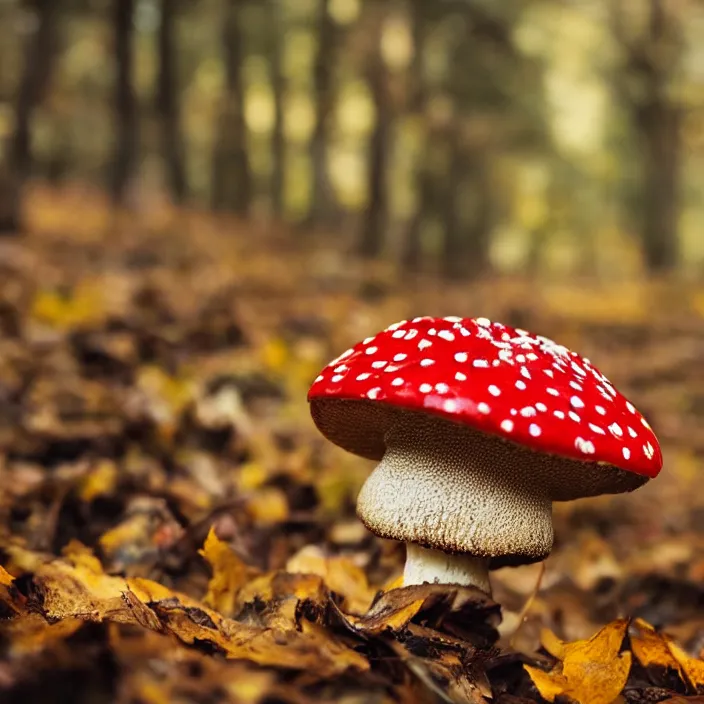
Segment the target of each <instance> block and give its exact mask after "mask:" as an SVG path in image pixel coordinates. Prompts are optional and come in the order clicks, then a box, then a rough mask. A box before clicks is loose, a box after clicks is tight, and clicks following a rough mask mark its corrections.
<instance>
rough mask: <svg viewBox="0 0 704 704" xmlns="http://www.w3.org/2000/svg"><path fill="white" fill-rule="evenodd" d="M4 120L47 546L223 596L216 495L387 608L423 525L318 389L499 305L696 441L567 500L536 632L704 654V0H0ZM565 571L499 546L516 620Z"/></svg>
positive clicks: (9, 431)
mask: <svg viewBox="0 0 704 704" xmlns="http://www.w3.org/2000/svg"><path fill="white" fill-rule="evenodd" d="M0 144H1V146H0V149H1V151H0V155H1V157H2V160H1V161H0V230H1V233H0V483H1V485H2V487H3V491H2V492H0V524H1V529H0V538H1V539H2V546H3V551H8V550H9V552H8V553H7V554H11V555H15V557H14V559H15V560H19V558H18V557H17V555H18V554H19V553H16V552H15V553H13V552H12V550H10V548H8V546H11V545H15V546H16V545H17V544H21V545H22V546H23V549H27V550H36V551H44V553H48V554H54V555H56V554H59V553H61V551H62V550H64V549H66V546H67V545H74V547H75V543H71V541H76V540H78V541H80V542H81V543H82V544H83V545H86V546H87V547H88V548H90V549H91V550H93V551H94V552H95V554H97V555H98V557H99V558H100V560H101V563H102V566H103V568H104V569H105V570H106V571H108V572H111V573H120V574H126V575H128V576H134V575H137V576H148V577H150V578H153V579H156V580H158V581H160V582H161V583H163V584H165V585H166V586H167V587H169V588H177V589H181V590H183V591H185V592H187V593H189V594H191V595H193V596H195V597H196V598H199V596H202V594H203V593H204V591H205V584H206V581H207V575H208V573H207V569H206V567H205V566H204V564H203V563H202V560H201V559H200V558H199V557H198V554H197V552H196V551H197V547H198V546H200V545H202V543H203V540H204V539H205V535H206V533H207V530H208V528H209V526H210V525H213V524H215V525H216V526H217V528H218V534H219V535H220V536H221V537H222V538H223V539H224V540H227V541H228V543H229V545H230V546H231V548H232V549H233V550H235V551H236V552H237V554H238V555H239V556H240V557H241V558H242V559H243V560H244V561H245V562H246V563H247V564H249V565H255V566H256V567H258V568H259V569H283V568H286V569H288V570H289V571H305V570H309V571H310V570H316V569H322V568H321V567H320V565H321V564H323V563H324V558H325V556H326V555H335V556H340V555H342V556H345V559H347V560H348V562H346V563H344V564H345V565H346V567H345V568H344V569H342V568H340V569H341V570H342V571H341V572H340V574H341V575H345V574H346V575H348V576H349V574H351V572H350V570H352V567H351V566H350V565H353V566H354V570H356V572H354V579H356V580H358V582H355V584H357V585H358V584H362V583H363V584H364V585H366V586H364V588H363V589H362V588H360V590H358V591H354V589H356V588H357V587H355V588H354V589H352V592H354V593H355V594H357V596H358V597H359V598H358V600H357V602H355V603H356V604H357V606H358V610H363V608H364V606H365V605H368V603H369V600H370V598H371V597H370V594H373V592H374V590H375V589H377V588H379V587H381V586H382V585H384V584H388V583H390V580H393V579H394V577H395V576H397V575H398V573H399V571H400V569H401V564H402V561H403V550H402V549H401V548H399V546H398V545H396V544H394V543H391V542H385V541H381V540H377V539H376V538H373V537H372V536H370V534H368V533H367V532H366V531H365V529H364V528H363V527H362V526H361V524H360V523H359V522H358V521H357V519H356V518H355V516H354V500H355V496H356V493H357V491H358V489H359V486H360V485H361V482H362V481H363V480H364V478H365V477H366V475H367V474H368V473H369V471H370V468H371V467H370V465H369V463H367V462H364V461H362V460H360V459H358V458H354V457H351V456H350V455H348V454H345V453H343V452H342V451H340V450H338V449H336V448H333V447H331V446H330V444H329V443H327V442H325V441H324V440H323V439H322V438H321V437H320V436H319V434H318V433H317V432H316V430H315V428H314V427H313V425H312V422H311V421H310V418H309V414H308V409H307V403H306V392H307V389H308V386H309V384H310V383H311V381H312V379H313V378H314V377H315V376H316V374H317V373H318V371H319V369H320V368H321V367H322V366H323V365H324V364H325V363H327V361H328V360H330V359H332V358H333V357H335V356H337V355H338V354H339V353H340V352H341V351H342V350H344V349H346V348H347V347H349V346H350V345H351V344H353V343H355V342H356V341H358V340H359V339H362V338H364V337H367V336H369V335H373V334H375V333H376V332H377V331H378V330H380V329H382V328H385V327H386V326H388V325H389V324H390V323H392V322H395V321H397V320H399V319H401V318H407V317H415V316H418V315H460V316H487V317H491V318H495V319H498V320H501V321H502V322H505V323H508V324H512V325H515V326H520V327H524V328H526V329H529V330H531V331H534V332H536V333H540V334H544V335H547V336H549V337H553V338H555V339H557V340H558V341H559V342H560V343H563V344H565V345H567V346H570V347H572V348H574V349H576V350H577V351H579V352H580V353H582V354H584V355H585V356H588V357H589V358H590V359H592V360H593V361H594V363H595V364H596V365H597V366H598V367H599V368H600V369H601V370H602V371H603V372H605V373H606V374H607V375H608V376H609V377H610V378H611V379H612V380H613V382H614V383H615V385H616V386H617V388H619V389H620V390H622V391H623V392H624V393H625V394H626V395H627V396H629V397H630V398H631V399H632V400H633V401H634V403H635V404H636V405H637V406H638V408H639V409H642V410H643V412H644V413H645V415H646V416H647V417H648V419H649V420H650V422H651V424H652V425H653V427H654V429H655V430H656V432H657V434H658V436H659V437H660V439H661V441H662V444H663V451H664V454H665V469H664V470H663V473H662V475H661V477H660V478H659V479H657V480H656V481H653V482H651V483H650V484H649V485H648V486H646V487H645V488H643V489H642V490H639V491H638V492H637V493H635V494H633V495H629V496H619V497H615V498H611V497H605V498H597V499H593V500H589V501H582V502H575V503H570V504H567V505H560V506H556V510H555V525H556V531H557V533H556V534H557V543H556V548H555V552H554V555H553V556H552V557H551V558H550V559H549V560H548V563H547V571H546V575H545V578H544V580H543V587H542V591H541V592H540V595H539V597H538V598H537V599H536V601H535V602H534V603H533V607H532V611H531V614H530V615H529V621H530V623H531V624H532V625H531V626H529V627H527V628H526V629H525V630H524V631H523V633H524V635H525V638H526V641H525V643H524V646H525V648H526V649H528V650H531V649H532V652H534V651H535V649H536V648H537V633H538V629H539V626H540V625H549V626H550V627H551V628H553V629H554V630H555V631H556V632H557V633H558V634H560V635H561V636H562V637H566V638H578V637H586V636H589V635H591V633H592V632H593V631H594V630H595V628H596V627H597V626H598V625H599V624H603V623H604V622H606V621H607V620H609V619H611V618H615V617H616V616H618V615H621V614H624V613H628V614H637V615H641V616H643V617H644V618H647V619H648V620H649V621H650V622H651V623H654V624H655V625H663V624H664V625H667V626H668V628H670V629H674V630H673V632H675V631H677V633H678V637H679V638H680V640H681V642H683V643H686V644H688V647H689V646H691V647H690V650H691V652H699V651H700V648H701V642H702V641H697V640H696V639H697V638H701V632H702V627H703V625H702V605H703V604H704V592H703V591H702V587H701V585H702V584H703V583H704V544H703V542H704V525H703V524H704V495H703V494H702V491H701V483H702V476H703V475H702V463H703V462H704V433H703V432H702V427H703V426H702V424H703V423H704V374H703V373H702V359H704V235H703V234H702V233H703V232H704V191H703V188H702V184H703V183H704V4H703V3H702V2H700V1H699V0H530V1H528V0H515V1H514V0H512V1H511V2H496V1H493V2H492V1H490V0H181V1H179V0H114V1H113V2H108V0H0ZM13 549H14V548H13ZM302 551H303V552H302ZM44 553H42V554H44ZM4 554H5V552H3V555H4ZM311 555H313V556H314V557H315V559H318V558H320V559H319V560H318V562H316V561H315V560H311V559H309V558H310V557H311ZM306 556H307V557H306ZM320 560H322V561H323V562H320ZM32 564H34V563H32ZM316 565H317V566H316ZM538 569H539V568H538V567H535V566H531V567H526V568H520V569H508V570H502V571H500V573H497V575H496V577H495V584H496V594H497V598H499V599H500V600H501V602H502V603H503V605H504V607H505V608H504V624H505V625H504V628H505V633H510V632H511V629H512V628H514V627H515V626H516V624H517V622H518V621H519V618H520V617H519V612H520V611H521V609H522V607H523V605H524V604H525V601H526V599H527V598H528V596H529V595H530V594H531V593H532V591H533V590H534V588H535V583H536V577H537V570H538ZM345 570H347V572H345ZM341 579H342V580H343V581H344V580H345V579H347V578H346V577H344V576H343V577H341ZM359 580H361V581H359ZM365 580H369V581H368V584H367V582H366V581H365ZM347 585H348V587H349V583H347ZM365 590H366V591H365ZM360 604H361V606H359V605H360ZM678 629H679V630H678ZM696 643H699V645H698V646H697V645H696ZM76 652H77V653H79V652H80V650H77V651H76ZM52 667H53V665H52ZM218 667H219V666H218ZM123 674H124V676H125V677H126V678H128V679H129V677H132V675H131V674H129V673H128V672H127V671H125V673H123ZM139 676H140V677H142V676H143V677H147V678H148V677H151V675H149V674H148V673H147V674H145V673H144V672H142V673H141V674H140V675H139ZM128 679H126V680H125V681H126V682H127V681H128ZM129 681H131V680H129ZM125 686H126V687H128V688H129V686H132V685H129V684H127V685H125ZM134 686H135V687H136V684H135V685H134ZM23 691H24V690H23ZM25 694H26V692H25Z"/></svg>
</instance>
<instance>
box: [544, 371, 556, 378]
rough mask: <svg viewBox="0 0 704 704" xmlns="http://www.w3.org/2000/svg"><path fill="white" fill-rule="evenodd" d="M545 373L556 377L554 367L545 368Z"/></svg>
mask: <svg viewBox="0 0 704 704" xmlns="http://www.w3.org/2000/svg"><path fill="white" fill-rule="evenodd" d="M543 373H545V374H547V375H548V376H549V377H550V378H551V379H553V378H554V377H555V372H554V371H553V370H552V369H543Z"/></svg>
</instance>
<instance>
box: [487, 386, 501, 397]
mask: <svg viewBox="0 0 704 704" xmlns="http://www.w3.org/2000/svg"><path fill="white" fill-rule="evenodd" d="M487 391H488V392H489V393H490V394H491V395H492V396H501V389H500V388H499V387H498V386H497V385H496V384H489V388H488V389H487Z"/></svg>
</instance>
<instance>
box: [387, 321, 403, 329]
mask: <svg viewBox="0 0 704 704" xmlns="http://www.w3.org/2000/svg"><path fill="white" fill-rule="evenodd" d="M407 322H408V321H407V320H399V321H398V323H392V324H391V325H389V327H388V328H386V329H387V330H396V328H400V327H401V326H402V325H404V324H405V323H407Z"/></svg>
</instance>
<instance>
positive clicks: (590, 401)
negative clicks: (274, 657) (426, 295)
mask: <svg viewBox="0 0 704 704" xmlns="http://www.w3.org/2000/svg"><path fill="white" fill-rule="evenodd" d="M308 400H309V402H310V409H311V414H312V416H313V420H314V421H315V424H316V425H317V427H318V429H319V430H320V431H321V432H322V434H323V435H324V436H325V437H326V438H328V439H329V440H331V441H332V442H333V443H335V444H337V445H339V446H340V447H342V448H344V449H346V450H348V451H350V452H353V453H355V454H357V455H360V456H362V457H366V458H369V459H373V460H377V461H379V464H378V465H377V466H376V468H375V469H374V470H373V472H372V473H371V475H370V476H369V477H368V478H367V480H366V482H365V483H364V485H363V487H362V489H361V492H360V494H359V497H358V501H357V515H358V516H359V518H360V519H361V520H362V522H363V523H364V524H365V525H366V526H367V528H368V529H369V530H371V531H372V532H373V533H376V534H377V535H379V536H381V537H384V538H391V539H394V540H399V541H403V542H404V543H406V565H405V569H404V577H403V579H404V584H407V585H408V584H422V583H424V582H431V583H432V582H438V583H457V584H465V585H474V586H476V587H478V588H480V589H482V590H484V591H486V592H487V593H491V587H490V582H489V574H488V570H489V569H494V568H497V567H501V566H504V565H520V564H528V563H532V562H537V561H539V560H543V559H545V557H547V555H548V554H549V553H550V550H551V548H552V544H553V529H552V502H553V501H569V500H571V499H576V498H580V497H586V496H596V495H599V494H614V493H620V492H627V491H632V490H633V489H636V488H638V487H639V486H641V485H643V484H644V483H645V482H647V481H648V480H649V479H651V478H653V477H655V476H656V475H657V474H658V472H659V471H660V469H661V467H662V455H661V452H660V447H659V444H658V441H657V439H656V437H655V434H654V433H653V430H652V429H651V427H650V425H648V423H647V421H646V420H645V418H644V417H643V416H642V415H641V414H640V413H639V412H638V411H637V410H636V408H635V407H634V406H633V404H632V403H630V401H628V400H627V399H626V398H624V396H622V395H621V394H620V393H619V392H618V391H616V389H615V388H614V387H613V385H612V384H611V382H610V381H609V380H608V379H607V378H606V377H605V376H604V375H603V374H602V373H601V372H600V371H599V370H598V369H597V368H596V367H595V366H594V365H592V364H591V362H590V361H589V360H587V359H584V358H582V357H580V356H579V355H578V354H577V353H575V352H571V351H570V350H568V349H567V348H566V347H563V346H562V345H558V344H556V343H555V342H553V341H552V340H550V339H548V338H546V337H543V336H541V335H533V334H530V333H528V332H526V331H525V330H520V329H514V328H512V327H509V326H507V325H502V324H500V323H496V322H491V321H489V320H487V319H486V318H476V319H469V318H458V317H447V318H431V317H421V318H414V319H413V320H411V321H405V320H404V321H402V322H400V323H396V324H394V325H391V326H390V327H388V328H387V329H386V330H384V331H383V332H381V333H379V334H378V335H376V336H374V337H368V338H367V339H366V340H364V341H363V342H360V343H359V344H357V345H355V346H354V347H352V348H350V349H348V350H347V351H346V352H343V354H341V355H340V356H339V357H338V358H337V359H335V360H334V361H332V362H331V363H330V364H329V365H328V366H327V367H325V368H324V369H323V370H322V372H321V373H320V375H319V376H318V377H317V378H316V379H315V381H314V382H313V384H312V386H311V388H310V391H309V393H308Z"/></svg>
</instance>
